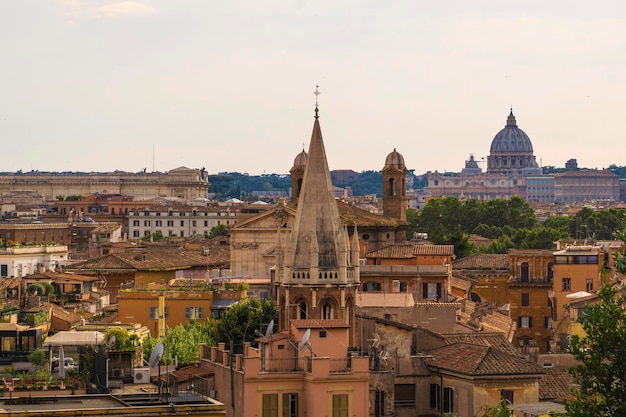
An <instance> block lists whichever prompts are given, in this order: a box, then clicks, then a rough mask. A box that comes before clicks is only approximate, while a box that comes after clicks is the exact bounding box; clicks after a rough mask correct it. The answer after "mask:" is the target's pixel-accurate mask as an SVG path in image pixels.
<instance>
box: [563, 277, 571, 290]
mask: <svg viewBox="0 0 626 417" xmlns="http://www.w3.org/2000/svg"><path fill="white" fill-rule="evenodd" d="M571 288H572V279H571V278H563V282H562V284H561V290H562V291H570V290H571Z"/></svg>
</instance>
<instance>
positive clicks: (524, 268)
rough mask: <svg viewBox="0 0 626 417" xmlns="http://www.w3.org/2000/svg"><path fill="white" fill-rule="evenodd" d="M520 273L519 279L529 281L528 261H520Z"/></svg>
mask: <svg viewBox="0 0 626 417" xmlns="http://www.w3.org/2000/svg"><path fill="white" fill-rule="evenodd" d="M521 267H522V271H521V272H522V275H521V279H522V282H529V281H530V277H529V274H528V262H522V265H521Z"/></svg>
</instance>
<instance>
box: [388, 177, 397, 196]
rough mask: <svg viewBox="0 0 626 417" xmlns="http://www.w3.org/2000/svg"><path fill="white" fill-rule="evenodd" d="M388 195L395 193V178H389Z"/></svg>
mask: <svg viewBox="0 0 626 417" xmlns="http://www.w3.org/2000/svg"><path fill="white" fill-rule="evenodd" d="M389 195H390V196H394V195H396V180H395V179H394V178H389Z"/></svg>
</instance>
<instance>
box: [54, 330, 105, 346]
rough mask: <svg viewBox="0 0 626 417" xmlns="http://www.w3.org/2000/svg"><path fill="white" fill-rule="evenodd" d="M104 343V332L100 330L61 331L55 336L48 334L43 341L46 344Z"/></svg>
mask: <svg viewBox="0 0 626 417" xmlns="http://www.w3.org/2000/svg"><path fill="white" fill-rule="evenodd" d="M102 343H104V333H100V332H94V331H89V332H78V331H66V332H59V333H57V334H55V335H54V336H48V337H47V338H46V341H45V342H44V343H43V345H44V347H45V346H89V345H101V344H102Z"/></svg>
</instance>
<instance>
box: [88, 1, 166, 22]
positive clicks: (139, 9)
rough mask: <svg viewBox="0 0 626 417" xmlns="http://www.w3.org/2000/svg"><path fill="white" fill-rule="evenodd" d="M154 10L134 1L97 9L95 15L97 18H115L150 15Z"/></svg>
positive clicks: (111, 4)
mask: <svg viewBox="0 0 626 417" xmlns="http://www.w3.org/2000/svg"><path fill="white" fill-rule="evenodd" d="M152 13H156V9H155V8H153V7H150V6H147V5H145V4H143V3H139V2H136V1H119V2H116V3H110V4H107V5H105V6H101V7H98V8H97V9H96V14H97V15H98V16H99V17H104V18H115V17H119V16H128V15H135V14H152Z"/></svg>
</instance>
